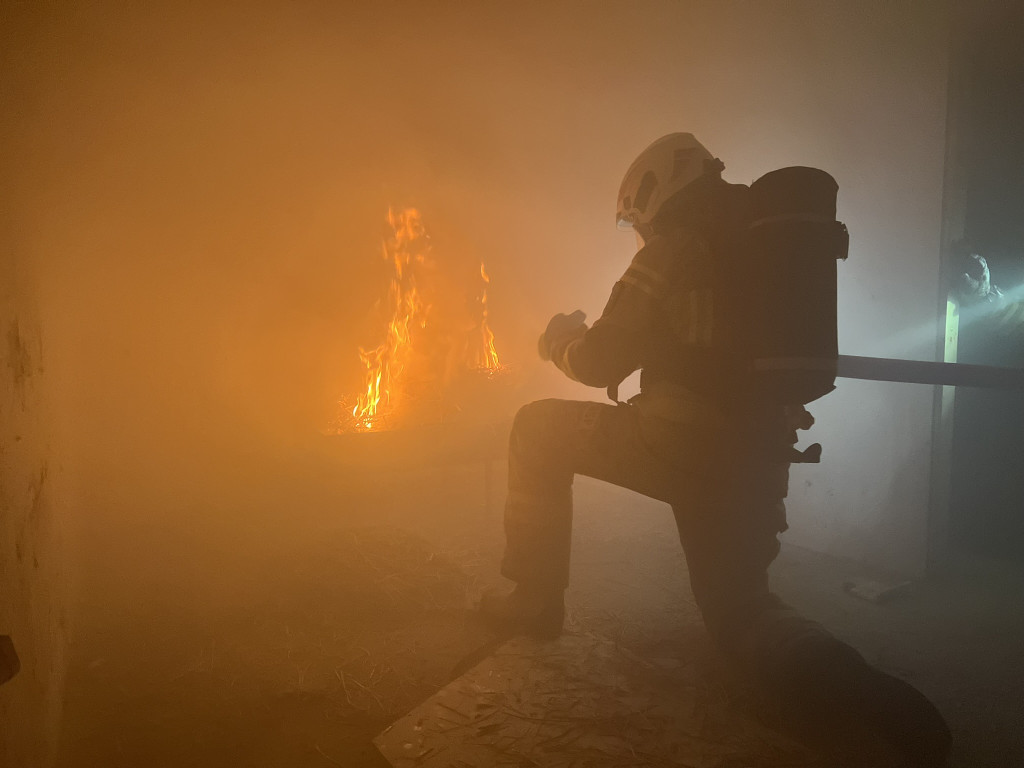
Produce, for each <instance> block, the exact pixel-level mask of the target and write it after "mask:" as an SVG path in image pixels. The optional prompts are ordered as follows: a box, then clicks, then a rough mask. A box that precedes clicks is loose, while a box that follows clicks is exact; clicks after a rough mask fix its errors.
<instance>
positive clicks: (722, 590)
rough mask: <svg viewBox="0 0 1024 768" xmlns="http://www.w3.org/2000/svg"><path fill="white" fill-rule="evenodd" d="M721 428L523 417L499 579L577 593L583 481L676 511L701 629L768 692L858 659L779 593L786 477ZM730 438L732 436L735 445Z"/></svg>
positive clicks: (611, 411) (559, 415)
mask: <svg viewBox="0 0 1024 768" xmlns="http://www.w3.org/2000/svg"><path fill="white" fill-rule="evenodd" d="M737 434H741V433H738V432H736V431H735V430H733V431H730V430H729V429H728V428H727V427H726V426H724V425H723V421H722V420H721V419H717V418H715V417H714V416H708V415H706V414H702V412H701V411H700V410H699V409H693V412H692V415H691V417H688V418H683V419H681V420H680V419H672V420H670V419H665V418H660V417H655V416H650V415H649V414H648V412H647V411H646V410H645V408H643V407H641V406H637V405H625V404H619V405H612V404H604V403H594V402H575V401H566V400H542V401H538V402H534V403H530V404H528V405H526V406H524V407H523V408H521V409H520V410H519V412H518V413H517V415H516V418H515V421H514V423H513V427H512V432H511V436H510V442H509V487H508V496H507V500H506V506H505V534H506V549H505V554H504V558H503V560H502V574H503V575H504V576H506V577H508V578H509V579H511V580H513V581H515V582H517V583H520V584H523V585H526V586H530V587H536V588H539V589H552V590H560V589H564V588H565V587H566V586H567V585H568V582H569V560H570V543H571V538H572V514H573V505H572V484H573V477H574V475H577V474H581V475H586V476H588V477H593V478H596V479H599V480H603V481H607V482H610V483H613V484H615V485H618V486H621V487H624V488H628V489H630V490H633V491H636V492H638V493H641V494H644V495H646V496H649V497H651V498H654V499H659V500H662V501H666V502H668V503H669V504H670V505H671V506H672V510H673V513H674V515H675V519H676V524H677V527H678V530H679V538H680V541H681V542H682V545H683V550H684V552H685V556H686V563H687V567H688V569H689V574H690V584H691V588H692V590H693V594H694V597H695V598H696V602H697V605H698V607H699V608H700V611H701V614H702V616H703V618H704V622H705V625H706V627H707V629H708V632H709V634H710V635H711V637H712V639H713V641H714V642H715V643H716V645H717V646H718V647H719V648H720V650H721V651H722V652H723V653H724V654H725V655H727V656H729V657H731V658H732V659H733V660H734V662H735V663H736V664H737V665H738V666H739V667H741V668H742V669H744V670H745V671H747V672H750V673H752V674H754V676H755V677H757V678H760V679H761V681H762V682H766V683H768V684H769V686H772V687H776V688H778V687H780V686H779V685H777V683H780V682H783V681H786V682H789V681H792V680H793V678H794V670H795V669H805V671H806V672H808V673H810V672H811V670H806V668H805V667H806V663H807V660H808V659H809V658H812V657H814V655H815V654H814V652H813V650H812V651H811V652H810V653H808V650H809V649H814V648H817V649H819V650H820V649H828V653H824V654H819V655H820V656H821V657H822V659H823V663H825V659H826V658H832V657H834V656H835V653H837V652H838V653H839V654H847V653H848V654H852V655H853V657H856V658H860V657H859V654H857V653H856V651H854V650H853V649H852V648H850V647H849V646H846V645H845V644H843V643H840V642H839V641H838V640H835V638H833V637H832V636H831V635H829V634H828V632H827V631H826V630H825V629H824V628H823V627H822V626H821V625H819V624H817V623H815V622H813V621H810V620H809V619H806V618H804V617H803V616H801V615H799V614H798V613H797V612H796V611H794V610H793V609H792V608H790V607H789V606H787V605H786V604H785V603H783V602H782V601H781V600H780V599H779V598H778V597H776V596H775V595H774V594H772V593H771V591H770V590H769V587H768V566H769V565H770V564H771V562H772V561H773V560H774V559H775V557H776V555H778V552H779V542H778V538H777V535H778V534H779V533H780V532H781V531H783V530H785V528H786V520H785V507H784V505H783V498H784V497H785V495H786V486H787V484H788V476H789V465H788V463H785V462H780V461H778V460H772V459H770V458H768V459H766V458H765V454H761V455H760V456H757V455H754V454H753V453H752V452H749V451H746V450H745V445H744V441H743V440H742V439H741V438H739V437H736V436H735V435H737ZM730 435H732V436H730Z"/></svg>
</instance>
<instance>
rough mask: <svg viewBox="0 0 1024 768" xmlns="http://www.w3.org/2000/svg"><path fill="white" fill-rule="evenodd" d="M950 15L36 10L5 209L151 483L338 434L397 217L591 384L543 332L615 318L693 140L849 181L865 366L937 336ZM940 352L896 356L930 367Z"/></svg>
mask: <svg viewBox="0 0 1024 768" xmlns="http://www.w3.org/2000/svg"><path fill="white" fill-rule="evenodd" d="M933 7H934V3H903V4H900V8H899V10H896V9H893V8H892V7H891V4H886V3H881V2H878V3H855V4H839V3H818V2H807V3H776V4H773V3H737V2H734V3H683V2H649V3H635V4H631V5H630V6H628V7H625V6H623V5H622V4H620V3H585V4H575V3H573V4H557V3H556V4H549V3H517V4H516V5H515V6H514V7H512V6H507V5H503V4H496V3H484V4H471V5H466V4H459V3H372V4H355V3H341V4H304V5H289V6H284V5H281V6H272V5H264V4H259V5H251V4H244V5H243V4H238V5H233V4H218V5H217V7H216V8H207V7H205V6H201V5H199V4H184V5H181V4H166V5H162V6H161V5H159V4H146V5H145V6H139V7H135V8H132V9H127V10H126V9H113V8H109V7H108V8H104V7H103V6H102V5H96V4H81V5H77V6H68V7H67V8H66V9H65V10H61V11H60V12H59V13H58V12H56V11H55V12H54V13H53V14H52V15H49V16H48V15H46V14H45V13H43V12H39V11H30V10H24V11H23V15H22V17H20V18H19V17H17V16H16V17H15V18H14V23H13V24H12V26H11V31H10V33H9V34H10V35H11V37H12V38H13V42H14V52H12V53H11V54H9V61H8V71H9V74H8V78H9V83H10V85H9V86H8V88H9V93H10V95H11V96H12V97H13V99H12V100H11V101H10V102H9V103H11V104H13V105H16V106H17V108H16V109H15V110H12V112H13V115H14V117H13V118H11V117H9V118H8V119H9V120H11V122H12V124H13V126H12V127H13V129H14V144H13V147H14V148H15V152H14V155H15V157H16V160H15V161H14V164H15V170H16V173H15V175H14V177H13V179H14V180H13V181H12V182H11V183H10V189H9V200H10V201H11V202H10V204H11V206H12V209H13V210H14V211H15V212H16V218H15V221H16V227H17V229H16V235H17V237H18V239H19V241H20V242H21V243H22V244H23V246H24V247H25V248H26V249H27V250H30V251H31V252H32V254H33V255H34V257H35V262H36V265H37V266H38V274H39V281H40V284H41V285H42V287H43V292H44V294H45V302H46V312H47V326H48V332H47V334H46V335H47V342H48V345H49V355H50V362H51V364H52V365H54V366H57V367H58V368H59V369H60V373H61V382H62V384H61V388H60V393H61V401H62V404H63V406H64V409H63V412H62V416H63V419H64V422H65V427H66V429H67V431H68V434H69V435H74V436H75V443H76V444H77V445H78V446H79V448H80V449H81V451H82V453H83V456H82V459H83V461H85V462H87V463H89V464H91V465H93V469H96V470H97V471H99V470H101V469H102V470H104V471H107V470H110V471H113V472H115V473H116V475H117V476H119V477H120V478H122V479H126V478H129V477H132V476H134V475H136V474H137V473H141V474H140V476H142V477H145V478H146V479H147V480H148V479H149V478H150V477H151V474H152V473H153V472H156V474H158V475H166V474H178V473H179V472H187V469H186V465H193V464H206V465H218V464H221V463H222V462H224V461H228V455H229V454H230V453H231V449H230V448H228V447H227V446H236V447H237V446H238V445H244V446H247V447H248V448H249V449H252V448H253V446H257V447H259V448H260V449H265V450H268V451H270V452H271V453H274V452H275V451H276V450H278V447H279V446H281V445H283V444H284V443H286V442H288V440H289V438H288V437H287V436H291V439H294V437H295V436H296V435H300V434H303V433H306V432H312V431H315V430H317V429H318V427H319V425H320V424H321V423H322V422H323V421H324V420H325V419H327V418H329V416H330V414H331V411H332V408H333V407H334V403H335V402H336V400H337V399H338V398H339V396H340V395H342V394H344V393H345V392H350V391H352V390H353V389H355V388H357V387H358V386H359V384H360V376H361V364H360V363H359V360H358V357H357V355H356V349H357V347H358V346H359V345H360V344H364V345H369V344H371V343H375V335H376V334H377V330H376V329H375V328H374V327H372V324H371V323H370V322H369V321H368V320H367V318H368V317H369V315H370V313H371V309H372V306H373V303H374V301H375V300H376V299H377V298H378V297H379V296H380V294H381V292H382V291H383V286H384V284H385V283H384V280H385V277H384V275H383V272H382V267H381V264H380V260H379V259H378V251H379V240H380V237H381V233H382V228H383V221H384V216H385V213H386V210H387V208H388V206H389V205H413V206H416V207H419V208H420V209H421V210H422V211H423V213H424V217H425V221H426V223H427V226H428V227H429V229H430V231H431V232H432V234H433V237H434V240H435V245H436V247H437V248H438V250H439V252H441V253H443V252H444V251H445V250H449V251H451V252H453V253H454V252H460V253H463V254H465V253H468V254H472V255H475V256H476V257H477V258H480V259H482V260H483V261H484V262H485V263H486V264H487V267H488V270H489V272H490V273H491V277H492V280H493V282H492V287H491V297H490V299H491V322H492V326H493V327H494V330H495V333H496V336H497V343H498V348H499V352H500V353H501V354H502V355H503V358H504V360H505V361H507V362H509V363H511V364H513V365H515V366H517V367H518V368H519V369H520V375H522V376H523V377H524V378H526V379H532V378H536V377H540V380H541V381H543V382H545V386H546V387H556V388H560V389H559V390H558V391H563V392H564V391H566V389H565V387H564V386H562V385H561V384H560V383H558V382H557V379H556V378H555V377H554V376H552V375H549V374H548V373H547V372H544V373H537V374H534V373H533V371H535V370H536V368H537V363H536V361H535V360H534V357H535V356H534V354H533V343H534V339H535V337H536V334H537V332H538V329H539V328H541V327H542V326H543V324H544V323H545V322H546V319H547V317H548V316H550V314H551V313H553V312H555V311H562V310H565V311H568V310H571V309H573V308H575V307H581V308H583V309H585V310H586V311H588V313H590V314H591V316H592V317H593V316H596V315H597V314H598V313H599V312H600V309H601V306H602V304H603V301H604V298H605V296H606V294H607V291H608V289H609V286H610V284H611V283H612V282H613V281H614V279H615V278H616V277H617V276H618V274H619V273H620V272H621V271H622V269H623V268H624V266H625V264H626V262H627V260H628V259H629V257H630V255H631V252H632V248H633V243H632V237H631V236H630V235H628V234H624V233H619V232H617V231H616V230H615V229H614V228H613V226H612V213H613V205H614V195H615V192H616V190H617V186H618V182H619V181H620V178H621V174H622V173H623V171H624V168H625V167H626V166H627V165H628V163H629V162H630V161H631V159H632V158H633V156H635V154H636V153H637V152H638V151H639V150H640V149H642V148H643V147H644V146H645V145H646V144H647V143H648V142H649V141H650V140H652V139H653V138H655V137H657V136H659V135H661V134H663V133H666V132H669V131H672V130H688V131H692V132H694V133H695V134H696V135H697V136H698V137H699V138H701V139H702V140H703V141H704V142H705V143H706V144H707V146H708V147H709V148H710V149H711V151H712V152H713V153H715V154H717V155H719V156H720V157H722V158H723V159H724V160H725V162H726V165H727V172H726V176H727V178H729V179H730V180H732V181H739V182H749V181H750V180H752V179H753V178H755V177H756V176H757V175H760V174H761V173H763V172H765V171H767V170H770V169H772V168H773V167H778V166H781V165H787V164H807V165H819V166H821V167H825V168H827V169H829V170H830V171H831V172H832V173H833V174H834V175H835V176H836V177H837V178H838V179H839V180H840V187H841V193H840V207H841V211H840V212H841V215H843V216H845V218H846V220H847V222H848V223H849V225H850V228H851V231H852V232H854V235H855V238H856V239H855V242H856V243H857V245H855V248H854V258H853V259H852V260H851V263H850V266H849V268H845V269H844V275H843V276H844V279H845V280H846V281H847V283H846V287H848V288H849V289H850V292H849V293H848V294H847V296H845V297H844V298H845V302H846V306H844V307H843V308H842V309H843V311H844V312H845V313H846V315H847V318H852V317H854V316H855V317H856V322H855V323H851V322H846V323H844V324H843V334H844V339H843V340H844V341H845V342H847V343H846V344H844V347H845V348H846V350H847V351H855V350H854V349H851V347H864V348H865V349H866V348H867V344H866V343H865V342H864V339H867V338H871V339H879V338H884V337H887V336H889V335H891V334H892V329H894V328H906V327H910V326H912V325H913V324H914V323H915V322H920V321H921V320H922V318H921V317H914V316H913V314H912V311H913V308H910V309H908V307H907V306H906V302H901V301H900V296H901V294H902V293H904V289H905V287H906V284H907V283H908V282H911V281H914V280H915V279H917V278H915V277H914V276H913V275H912V274H911V268H910V266H909V265H911V264H912V263H913V260H912V259H907V258H903V259H901V258H899V254H900V253H901V252H905V251H906V250H908V244H909V248H910V249H913V248H914V247H915V246H914V238H918V239H920V237H921V233H920V231H919V229H920V228H918V227H915V226H914V222H913V217H915V216H916V217H919V218H921V219H922V220H927V215H928V214H929V213H931V209H934V207H935V205H936V197H935V196H934V195H933V196H932V197H931V198H928V199H924V200H921V199H917V198H918V196H917V195H916V189H914V188H911V187H912V186H913V187H916V185H917V184H918V182H919V179H920V177H921V175H922V170H921V168H922V166H923V167H925V168H927V167H928V163H926V162H922V161H923V160H928V161H930V162H931V163H932V164H934V158H933V157H931V154H933V153H934V151H935V148H936V146H937V145H938V144H939V143H940V140H941V135H940V134H941V130H940V129H941V120H940V119H938V118H939V117H940V115H939V114H936V102H938V106H941V101H940V100H937V99H936V92H935V89H936V88H937V86H939V85H940V84H941V82H942V81H941V76H940V77H936V74H935V71H936V64H937V63H939V64H941V58H940V55H941V51H942V49H943V42H944V37H943V34H944V33H943V31H942V26H941V21H942V19H941V14H933V13H930V12H928V11H929V10H930V9H932V8H933ZM936 17H937V18H936ZM940 68H941V67H940ZM908 113H909V114H911V115H913V116H915V117H917V118H919V120H920V122H919V124H916V125H915V124H913V123H911V124H909V125H908V124H907V123H906V119H907V115H908ZM851 115H857V119H856V120H851V119H850V116H851ZM880 181H881V182H882V183H884V193H885V195H886V196H887V197H888V198H889V199H890V200H891V201H892V202H894V203H895V205H886V206H879V205H878V199H879V193H880V191H881V190H880ZM911 193H914V194H911ZM936 194H937V193H936ZM908 217H910V220H908ZM915 230H918V231H915ZM905 233H910V234H909V235H907V234H905ZM929 237H930V238H931V239H932V240H933V241H934V240H937V233H930V235H929ZM878 276H884V279H878ZM869 280H870V281H871V285H870V286H868V285H866V283H867V282H868V281H869ZM936 287H937V286H936ZM867 293H870V294H871V298H870V299H868V298H867V296H866V295H865V294H867ZM872 300H873V301H874V304H875V308H876V309H881V311H880V312H879V311H873V312H871V313H870V315H869V316H865V314H862V313H861V312H859V311H857V310H856V309H855V307H854V305H858V306H863V305H864V304H865V303H870V302H872ZM929 309H930V307H929ZM844 319H846V318H844ZM923 319H924V320H928V319H929V318H927V317H926V318H923ZM923 337H924V338H923V339H917V340H914V341H913V342H912V343H911V344H907V345H905V346H904V348H902V349H899V348H898V349H889V350H886V352H887V353H890V354H908V353H914V354H917V355H918V356H920V355H922V354H930V353H931V347H932V345H933V343H934V341H933V337H932V336H931V334H930V333H925V334H923ZM874 351H878V350H877V348H876V349H875V350H874ZM579 394H585V396H591V393H579ZM596 394H598V395H599V394H600V393H596ZM115 468H116V469H115ZM89 476H90V472H86V474H85V476H84V479H85V481H86V482H88V478H89ZM139 513H140V514H142V513H143V511H142V509H139Z"/></svg>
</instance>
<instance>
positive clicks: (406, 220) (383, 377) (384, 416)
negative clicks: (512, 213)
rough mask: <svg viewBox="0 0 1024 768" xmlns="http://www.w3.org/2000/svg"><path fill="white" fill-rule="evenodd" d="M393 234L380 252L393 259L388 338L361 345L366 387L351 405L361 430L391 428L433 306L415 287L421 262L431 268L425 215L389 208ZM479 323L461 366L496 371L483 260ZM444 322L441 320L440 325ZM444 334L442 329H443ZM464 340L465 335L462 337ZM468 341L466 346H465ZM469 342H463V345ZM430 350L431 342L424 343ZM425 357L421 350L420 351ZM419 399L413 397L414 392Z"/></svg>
mask: <svg viewBox="0 0 1024 768" xmlns="http://www.w3.org/2000/svg"><path fill="white" fill-rule="evenodd" d="M388 224H389V226H390V228H391V233H390V234H389V236H388V237H387V238H386V239H385V240H384V243H383V248H382V255H383V258H384V260H385V261H388V262H390V263H391V265H392V267H393V270H394V271H393V274H392V276H391V281H390V285H389V288H388V293H387V297H386V299H385V309H386V312H387V313H388V316H389V317H390V319H389V321H388V325H387V332H386V334H385V336H384V340H383V341H382V342H381V343H380V345H379V346H377V347H375V348H374V349H370V350H366V349H363V348H362V347H360V349H359V358H360V360H362V362H363V365H364V366H365V367H366V374H365V384H364V387H363V391H362V392H361V393H360V394H359V396H358V397H357V398H356V404H355V407H354V408H352V411H351V415H352V422H351V424H352V426H350V427H349V429H355V430H358V431H375V430H380V429H387V428H388V427H389V426H390V425H392V424H391V422H392V420H393V417H394V416H395V414H396V413H397V411H398V410H399V409H400V407H401V405H402V402H403V400H405V399H407V396H410V393H408V392H406V391H405V390H404V389H403V374H405V373H406V372H407V369H408V367H409V365H410V363H412V361H413V350H414V336H415V335H416V334H417V333H419V332H421V331H423V330H424V329H426V328H427V325H428V322H427V321H428V315H429V313H430V304H429V303H428V302H427V301H426V300H425V297H424V294H423V292H422V290H421V288H420V287H419V286H418V285H417V280H416V273H417V266H419V268H420V269H421V270H422V269H424V268H428V271H429V267H430V266H433V259H432V249H431V244H430V239H429V237H428V236H427V234H426V230H425V228H424V226H423V220H422V217H421V215H420V213H419V211H417V210H416V209H415V208H407V209H404V210H402V211H400V212H398V213H396V212H395V211H394V210H393V209H389V210H388ZM480 279H481V280H482V287H481V288H480V293H479V295H480V299H479V315H478V317H479V321H478V322H477V323H474V326H475V330H474V331H473V334H474V335H477V334H478V335H477V338H476V339H473V338H466V339H465V340H464V341H462V342H460V345H459V346H460V348H462V349H465V353H464V354H465V358H463V362H462V363H460V365H463V366H465V367H466V368H476V369H479V370H482V371H485V372H487V373H488V374H492V373H495V372H498V371H501V370H502V365H501V363H500V361H499V360H498V353H497V350H496V349H495V346H494V333H493V332H492V331H491V329H490V326H489V324H488V310H487V285H488V284H489V283H490V277H488V275H487V271H486V270H485V269H484V265H483V262H481V264H480ZM443 325H444V324H443V323H442V326H443ZM441 333H443V331H442V332H441ZM464 338H465V337H464ZM467 342H468V344H467ZM462 345H465V346H462ZM425 347H426V348H427V349H429V343H428V344H427V345H425ZM417 354H419V355H422V354H423V353H422V350H421V351H419V352H417ZM411 396H412V397H413V398H414V399H415V395H411Z"/></svg>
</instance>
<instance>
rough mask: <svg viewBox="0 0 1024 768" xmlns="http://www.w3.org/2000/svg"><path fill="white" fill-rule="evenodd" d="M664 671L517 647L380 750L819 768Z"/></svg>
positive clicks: (581, 762)
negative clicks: (808, 767)
mask: <svg viewBox="0 0 1024 768" xmlns="http://www.w3.org/2000/svg"><path fill="white" fill-rule="evenodd" d="M668 666H670V665H662V664H649V663H638V657H637V656H636V655H635V654H633V653H630V652H628V651H626V650H625V649H624V648H622V647H621V646H618V645H617V644H616V643H614V642H613V641H612V640H609V639H607V638H602V637H599V636H597V635H593V634H577V635H565V636H563V637H562V638H560V639H559V640H558V641H556V642H553V643H543V642H539V641H536V640H529V639H526V638H520V639H515V640H512V641H510V642H508V643H506V644H505V645H503V646H501V647H500V648H498V649H497V651H496V653H495V654H494V655H493V656H492V657H490V658H489V659H486V660H485V661H483V662H482V663H481V664H479V665H478V666H476V667H474V668H473V669H471V670H470V671H469V672H467V673H466V674H465V675H463V676H462V677H460V678H458V679H457V680H455V681H453V682H452V683H450V684H449V685H447V686H446V687H444V688H442V689H441V690H440V691H439V692H438V693H437V694H436V695H434V696H432V697H431V698H430V699H428V700H427V701H425V702H424V703H423V704H421V705H420V706H418V707H416V708H415V709H413V710H412V711H411V712H410V713H409V714H408V715H406V716H405V717H403V718H401V719H399V720H398V721H397V722H395V723H394V724H392V725H391V726H390V727H389V728H387V729H386V730H385V731H384V732H383V733H381V734H380V735H379V736H378V737H377V739H376V740H375V742H374V743H375V744H376V745H377V747H378V749H380V751H381V753H382V754H383V755H384V757H385V758H387V760H388V761H389V762H390V763H391V765H393V766H395V768H413V767H414V766H415V767H416V768H441V766H453V765H509V766H544V767H551V768H554V767H555V766H568V765H573V766H579V768H611V767H612V766H615V768H624V767H625V766H666V768H667V767H668V766H689V768H725V767H726V766H739V765H743V766H748V767H749V768H769V767H775V766H779V767H781V766H818V765H821V763H820V762H819V761H818V759H817V758H816V757H815V755H813V754H812V753H811V752H809V751H808V750H807V749H806V748H805V747H803V746H801V745H799V744H797V743H796V742H794V741H791V740H790V739H788V738H786V737H784V736H782V735H780V734H778V733H775V732H774V731H771V730H769V729H768V728H766V727H764V726H763V725H761V724H760V723H758V722H756V721H755V720H753V719H752V718H750V717H749V716H747V715H745V714H744V713H742V712H740V711H738V710H736V709H735V708H734V707H733V706H732V705H731V704H730V702H729V699H728V697H725V696H721V695H718V692H716V691H715V690H714V689H713V687H712V686H708V685H706V681H703V680H702V679H701V678H700V676H699V674H698V672H697V671H696V670H695V669H694V668H693V667H690V666H682V665H680V666H679V667H678V668H676V669H667V667H668Z"/></svg>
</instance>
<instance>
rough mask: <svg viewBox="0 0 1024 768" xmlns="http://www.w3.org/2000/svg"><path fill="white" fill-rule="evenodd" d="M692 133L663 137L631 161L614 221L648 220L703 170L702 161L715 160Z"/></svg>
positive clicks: (636, 222) (625, 223)
mask: <svg viewBox="0 0 1024 768" xmlns="http://www.w3.org/2000/svg"><path fill="white" fill-rule="evenodd" d="M714 159H715V158H714V157H713V156H712V154H711V153H710V152H708V151H707V150H706V149H705V148H704V145H702V144H701V143H700V142H699V141H697V140H696V139H695V138H693V134H692V133H670V134H669V135H668V136H662V137H661V138H660V139H658V140H657V141H656V142H654V143H653V144H651V146H649V147H648V148H647V149H645V150H644V151H643V152H641V153H640V156H639V157H637V159H636V160H634V161H633V164H632V165H631V166H629V170H628V171H626V177H625V178H624V179H623V180H622V186H621V187H619V200H618V205H617V210H616V212H615V223H616V225H617V226H618V227H619V228H620V229H629V228H631V227H637V226H638V225H640V226H641V227H644V226H646V225H648V224H650V223H651V220H652V219H653V218H654V217H655V216H656V215H657V213H658V210H659V209H660V208H661V206H662V205H663V204H664V202H665V201H666V200H668V199H669V198H670V197H672V195H674V194H675V193H676V192H678V191H679V190H681V189H683V187H686V186H688V185H689V184H690V183H691V182H693V181H696V180H697V179H698V178H699V177H700V176H702V175H704V172H705V163H704V161H705V160H714Z"/></svg>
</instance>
